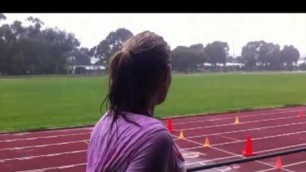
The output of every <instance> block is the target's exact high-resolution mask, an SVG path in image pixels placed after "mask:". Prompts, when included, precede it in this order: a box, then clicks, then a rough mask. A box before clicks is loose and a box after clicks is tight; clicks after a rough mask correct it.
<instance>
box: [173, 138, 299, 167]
mask: <svg viewBox="0 0 306 172" xmlns="http://www.w3.org/2000/svg"><path fill="white" fill-rule="evenodd" d="M174 136H175V135H174ZM175 137H177V136H175ZM185 140H186V141H189V142H192V143H195V144H198V145H202V144H201V143H199V142H196V141H193V140H189V139H187V138H185ZM210 148H211V149H215V150H217V151H220V152H224V153H227V154H230V155H234V156H236V157H239V158H243V159H245V157H244V156H242V155H238V154H235V153H232V152H229V151H226V150H223V149H220V148H216V147H214V146H210ZM256 162H258V163H260V164H264V165H267V166H270V167H274V166H273V165H271V164H268V163H265V162H262V161H256ZM283 170H284V171H287V172H293V171H291V170H287V169H283Z"/></svg>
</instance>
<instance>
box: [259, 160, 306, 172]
mask: <svg viewBox="0 0 306 172" xmlns="http://www.w3.org/2000/svg"><path fill="white" fill-rule="evenodd" d="M305 163H306V161H300V162H296V163H291V164H287V165H283V168H286V167H291V166H295V165H300V164H305ZM272 170H273V171H274V170H276V168H275V167H274V168H269V169H266V170H261V171H258V172H266V171H272Z"/></svg>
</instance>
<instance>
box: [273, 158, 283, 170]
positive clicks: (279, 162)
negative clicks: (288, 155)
mask: <svg viewBox="0 0 306 172" xmlns="http://www.w3.org/2000/svg"><path fill="white" fill-rule="evenodd" d="M275 168H276V169H283V164H282V157H281V156H278V157H277V158H276V163H275Z"/></svg>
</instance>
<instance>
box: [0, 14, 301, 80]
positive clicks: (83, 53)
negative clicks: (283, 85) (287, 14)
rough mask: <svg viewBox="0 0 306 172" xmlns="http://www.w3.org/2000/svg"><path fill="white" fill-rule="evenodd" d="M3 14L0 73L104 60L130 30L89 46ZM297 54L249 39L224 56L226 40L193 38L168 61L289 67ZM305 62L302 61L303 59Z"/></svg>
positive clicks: (51, 70) (182, 66)
mask: <svg viewBox="0 0 306 172" xmlns="http://www.w3.org/2000/svg"><path fill="white" fill-rule="evenodd" d="M5 19H6V16H4V15H3V14H1V13H0V52H1V53H0V75H13V74H27V73H31V74H59V73H65V72H66V69H67V66H69V65H89V64H91V63H90V59H91V58H93V57H95V58H98V59H99V60H98V61H97V62H96V64H99V65H104V66H107V63H108V62H109V58H110V57H111V56H112V55H113V54H114V53H115V52H117V51H118V50H120V49H121V47H122V43H123V42H124V41H126V40H127V39H128V38H130V37H131V36H133V33H132V32H131V31H129V30H128V29H125V28H119V29H117V30H116V31H113V32H110V33H109V34H108V35H107V37H106V38H105V39H104V40H102V41H101V42H100V43H99V44H98V45H96V46H94V47H92V48H86V47H80V42H79V41H78V39H77V38H76V37H75V36H74V34H72V33H67V32H65V31H61V30H59V29H58V28H45V29H42V28H43V25H44V23H43V22H42V21H41V20H39V19H38V18H32V17H29V18H28V19H27V20H26V24H28V26H23V23H22V22H21V21H14V22H13V23H12V24H3V21H4V20H5ZM299 57H300V53H299V51H298V50H297V49H296V48H295V47H293V46H292V45H289V46H284V47H283V48H282V49H281V47H280V46H279V45H278V44H274V43H267V42H265V41H251V42H248V43H247V44H246V45H245V46H243V48H242V53H241V56H239V57H231V56H229V46H228V44H227V42H222V41H215V42H212V43H209V44H207V45H206V46H204V45H203V44H194V45H191V46H189V47H187V46H178V47H176V48H174V49H173V50H172V67H173V70H175V71H181V72H187V71H196V70H198V69H199V67H200V66H202V65H203V64H204V63H209V64H211V68H210V69H211V70H216V69H217V68H218V65H219V64H223V65H225V64H226V63H227V62H237V63H242V64H244V68H243V69H244V70H293V68H294V64H295V63H297V61H298V59H299ZM305 66H306V65H305Z"/></svg>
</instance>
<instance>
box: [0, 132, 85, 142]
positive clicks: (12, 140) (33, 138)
mask: <svg viewBox="0 0 306 172" xmlns="http://www.w3.org/2000/svg"><path fill="white" fill-rule="evenodd" d="M90 133H91V132H85V133H75V134H62V135H54V136H44V137H30V138H21V139H9V140H0V143H1V142H15V141H28V140H37V139H49V138H57V137H66V136H78V135H85V134H88V135H89V134H90Z"/></svg>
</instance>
